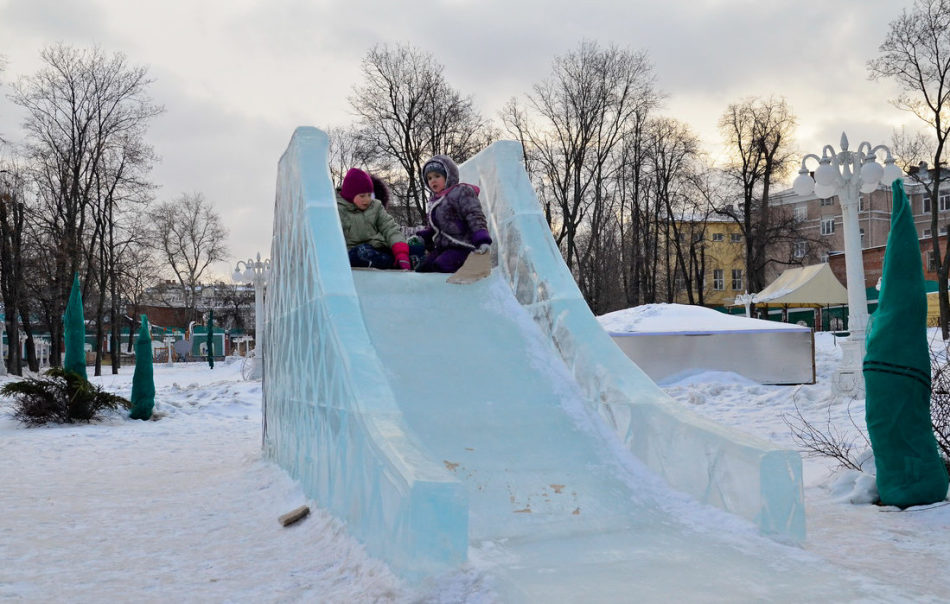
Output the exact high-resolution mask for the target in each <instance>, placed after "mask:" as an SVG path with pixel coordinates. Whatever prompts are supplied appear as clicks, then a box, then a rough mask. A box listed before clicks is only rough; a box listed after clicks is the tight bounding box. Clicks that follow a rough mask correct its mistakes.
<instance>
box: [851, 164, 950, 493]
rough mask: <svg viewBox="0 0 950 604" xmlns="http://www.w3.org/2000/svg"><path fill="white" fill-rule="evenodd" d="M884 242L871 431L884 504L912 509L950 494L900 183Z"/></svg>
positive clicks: (919, 277) (912, 236) (870, 364)
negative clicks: (934, 420) (939, 443)
mask: <svg viewBox="0 0 950 604" xmlns="http://www.w3.org/2000/svg"><path fill="white" fill-rule="evenodd" d="M893 191H894V209H893V211H892V212H891V232H890V234H889V235H888V237H887V250H886V251H885V253H884V269H883V276H882V278H881V294H880V297H879V298H878V308H877V311H876V312H875V313H874V314H873V315H872V316H871V322H870V325H869V329H868V337H867V354H866V356H865V357H864V381H865V386H866V389H867V390H866V392H867V399H866V401H865V405H866V408H865V413H866V421H867V425H868V434H869V435H870V437H871V447H872V448H873V450H874V460H875V463H876V465H877V490H878V494H879V495H880V497H881V503H883V504H884V505H895V506H899V507H908V506H912V505H923V504H928V503H934V502H936V501H942V500H943V499H945V498H946V497H947V470H946V467H945V466H944V464H943V460H942V459H941V458H940V455H939V453H938V452H937V441H936V439H935V438H934V434H933V426H932V425H931V422H930V350H929V348H928V345H927V295H926V292H925V289H924V271H923V265H922V263H921V259H920V246H919V244H918V242H917V230H916V229H915V228H914V222H913V218H912V217H911V211H910V204H909V203H908V201H907V195H906V194H905V193H904V186H903V184H902V182H901V181H900V180H895V181H894V184H893Z"/></svg>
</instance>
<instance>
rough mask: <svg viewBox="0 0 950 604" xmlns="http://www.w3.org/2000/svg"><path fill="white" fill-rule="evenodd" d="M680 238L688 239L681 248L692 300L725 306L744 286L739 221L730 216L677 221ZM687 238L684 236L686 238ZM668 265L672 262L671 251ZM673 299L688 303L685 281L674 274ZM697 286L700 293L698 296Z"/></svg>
mask: <svg viewBox="0 0 950 604" xmlns="http://www.w3.org/2000/svg"><path fill="white" fill-rule="evenodd" d="M678 226H679V231H680V233H681V236H680V239H681V240H684V239H685V240H688V241H691V242H692V243H691V244H690V246H689V249H688V251H687V250H684V256H686V257H687V258H684V259H685V261H686V263H687V268H688V269H689V270H690V272H691V274H692V275H697V274H700V275H702V279H701V282H700V280H699V279H696V278H695V277H693V279H692V284H691V285H692V289H693V302H694V303H697V304H698V303H699V302H700V300H701V301H702V304H703V305H704V306H725V305H727V304H731V303H732V302H733V301H734V300H735V299H736V296H737V295H739V294H741V293H744V292H745V290H746V287H747V285H748V284H747V283H746V271H745V238H744V237H743V235H742V231H741V229H740V228H739V225H738V224H736V223H735V221H733V220H732V219H731V218H726V217H711V218H707V219H706V220H704V221H701V222H700V221H684V222H681V223H678ZM687 238H688V239H687ZM671 260H672V262H671V264H670V266H675V255H674V256H673V257H672V258H671ZM676 281H677V287H676V295H675V300H674V301H675V302H677V303H678V304H688V303H689V301H690V300H689V295H688V293H687V292H686V288H685V281H684V280H683V279H682V277H677V279H676ZM700 290H701V291H702V296H700Z"/></svg>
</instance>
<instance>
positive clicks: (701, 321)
mask: <svg viewBox="0 0 950 604" xmlns="http://www.w3.org/2000/svg"><path fill="white" fill-rule="evenodd" d="M597 320H598V321H600V325H601V327H603V328H604V329H605V330H606V331H607V332H609V333H610V334H611V335H619V334H627V333H650V334H662V333H677V334H682V333H709V332H717V333H722V332H734V331H776V330H787V329H789V330H801V329H806V330H807V329H808V328H805V327H801V326H799V325H790V324H788V323H779V322H777V321H764V320H762V319H750V318H748V317H742V316H737V315H727V314H725V313H722V312H719V311H717V310H713V309H711V308H706V307H703V306H690V305H688V304H643V305H641V306H634V307H632V308H625V309H623V310H618V311H615V312H611V313H607V314H604V315H600V316H599V317H597Z"/></svg>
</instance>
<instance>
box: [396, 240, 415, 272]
mask: <svg viewBox="0 0 950 604" xmlns="http://www.w3.org/2000/svg"><path fill="white" fill-rule="evenodd" d="M393 256H394V257H395V258H396V268H398V269H399V270H403V271H408V270H409V269H410V268H412V263H410V262H409V245H408V244H407V243H406V242H404V241H397V242H396V243H394V244H393Z"/></svg>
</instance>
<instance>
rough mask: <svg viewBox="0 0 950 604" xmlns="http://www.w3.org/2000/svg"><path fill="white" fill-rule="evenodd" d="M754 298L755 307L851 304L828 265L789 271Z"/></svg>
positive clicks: (845, 291)
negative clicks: (766, 305) (756, 305)
mask: <svg viewBox="0 0 950 604" xmlns="http://www.w3.org/2000/svg"><path fill="white" fill-rule="evenodd" d="M754 296H755V297H754V300H755V303H756V304H789V305H793V306H794V305H798V306H825V305H828V304H847V303H848V290H847V289H845V287H844V286H843V285H841V282H840V281H838V278H837V277H835V274H834V273H833V272H831V267H830V266H829V265H828V263H827V262H824V263H821V264H812V265H810V266H800V267H798V268H790V269H788V270H786V271H784V272H783V273H782V274H781V275H779V276H778V279H776V280H775V281H773V282H772V283H770V284H769V285H768V287H766V288H765V289H763V290H762V291H760V292H759V293H757V294H754ZM740 304H741V303H739V304H734V305H733V306H739V305H740Z"/></svg>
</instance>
